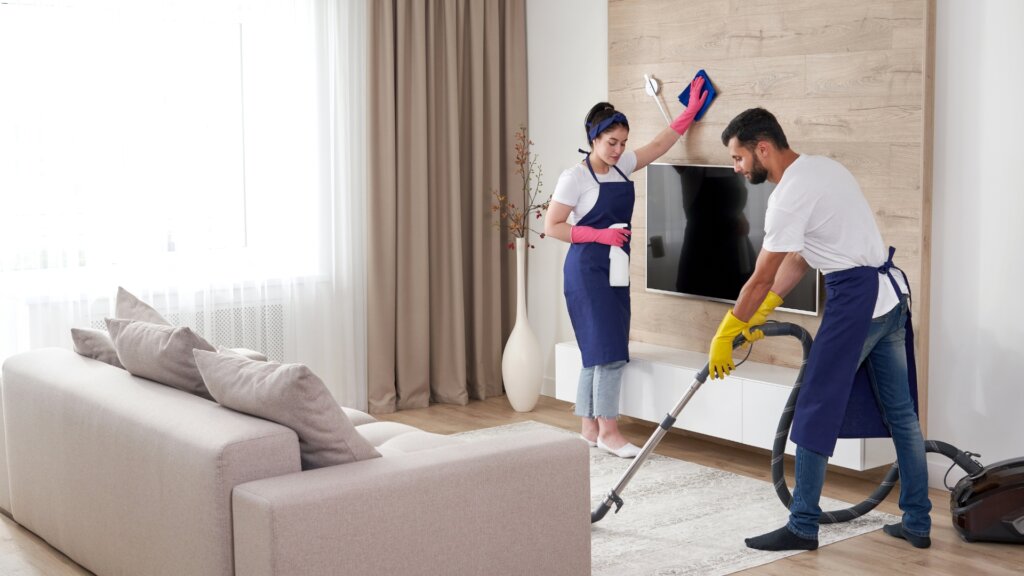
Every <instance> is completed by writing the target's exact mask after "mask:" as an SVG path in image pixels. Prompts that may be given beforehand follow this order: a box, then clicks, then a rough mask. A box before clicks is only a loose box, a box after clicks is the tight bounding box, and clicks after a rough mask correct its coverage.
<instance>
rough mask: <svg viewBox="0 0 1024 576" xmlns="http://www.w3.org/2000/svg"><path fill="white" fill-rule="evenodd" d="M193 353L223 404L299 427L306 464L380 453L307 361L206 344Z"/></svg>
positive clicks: (308, 466) (305, 466) (318, 465)
mask: <svg viewBox="0 0 1024 576" xmlns="http://www.w3.org/2000/svg"><path fill="white" fill-rule="evenodd" d="M194 354H195V358H196V365H197V366H198V367H199V372H200V373H202V375H203V381H204V382H206V386H207V387H208V388H209V389H210V392H211V393H212V394H213V397H214V398H216V399H217V402H219V403H220V404H221V405H222V406H224V407H226V408H231V409H232V410H236V411H238V412H244V413H246V414H251V415H253V416H258V417H260V418H263V419H266V420H271V421H273V422H277V423H278V424H281V425H283V426H287V427H289V428H291V429H292V430H294V431H295V433H296V434H297V435H298V437H299V450H300V452H301V457H302V469H303V470H310V469H312V468H323V467H324V466H334V465H335V464H345V463H347V462H353V461H357V460H368V459H370V458H378V457H380V453H379V452H377V450H376V449H374V447H373V446H372V445H371V444H370V443H369V442H367V441H366V439H365V438H363V437H362V436H361V435H360V434H359V432H357V431H356V429H355V426H353V425H352V422H351V421H349V419H348V417H347V416H345V413H344V412H343V411H342V410H341V407H340V406H339V405H338V403H337V402H335V400H334V397H333V396H331V393H330V391H329V390H327V386H325V385H324V383H323V381H322V380H320V378H318V377H317V376H316V374H313V372H312V371H311V370H310V369H309V368H307V367H306V366H304V365H302V364H280V363H278V362H259V361H255V360H249V359H247V358H243V357H242V356H237V355H234V354H216V353H213V352H204V351H202V350H196V351H195V352H194Z"/></svg>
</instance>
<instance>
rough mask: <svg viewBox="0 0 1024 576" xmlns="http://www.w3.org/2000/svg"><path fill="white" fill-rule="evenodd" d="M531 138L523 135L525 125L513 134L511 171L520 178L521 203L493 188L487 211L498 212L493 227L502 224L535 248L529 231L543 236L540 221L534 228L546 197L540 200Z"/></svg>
mask: <svg viewBox="0 0 1024 576" xmlns="http://www.w3.org/2000/svg"><path fill="white" fill-rule="evenodd" d="M532 145H533V141H532V140H530V139H529V138H527V136H526V126H520V127H519V130H517V131H516V134H515V153H516V157H515V164H516V170H515V173H516V174H519V176H520V178H521V180H522V186H523V188H522V192H523V198H526V205H525V206H517V205H516V204H515V202H509V199H508V195H507V194H502V193H500V192H499V191H497V190H494V191H493V192H491V194H492V195H493V196H494V199H495V201H494V204H492V205H491V212H493V213H497V214H498V221H497V222H495V223H494V225H495V226H497V227H499V228H500V227H501V226H505V227H506V228H507V229H508V231H509V233H510V234H512V236H514V237H516V238H525V239H526V245H527V246H529V247H530V248H535V246H534V245H533V244H531V243H530V232H533V233H534V234H537V235H539V237H540V238H543V237H544V232H543V229H544V226H543V223H540V230H537V229H535V228H534V225H536V224H537V221H538V220H540V219H541V218H542V217H543V216H544V212H546V211H547V209H548V205H549V204H550V203H551V201H550V200H545V201H543V202H541V201H540V200H539V197H540V196H541V190H540V184H541V176H542V174H543V170H541V167H540V164H538V163H537V155H536V154H531V153H530V146H532ZM515 247H516V245H515V242H509V243H508V248H509V249H511V250H514V249H515Z"/></svg>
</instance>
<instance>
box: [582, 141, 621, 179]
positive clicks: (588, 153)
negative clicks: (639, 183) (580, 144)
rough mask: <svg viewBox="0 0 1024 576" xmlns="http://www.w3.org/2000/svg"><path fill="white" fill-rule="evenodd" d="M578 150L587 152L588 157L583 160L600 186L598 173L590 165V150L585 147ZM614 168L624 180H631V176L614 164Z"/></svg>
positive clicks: (583, 152)
mask: <svg viewBox="0 0 1024 576" xmlns="http://www.w3.org/2000/svg"><path fill="white" fill-rule="evenodd" d="M576 150H577V151H578V152H579V153H580V154H586V156H587V157H586V158H584V159H583V161H584V162H586V163H587V170H590V175H591V176H593V177H594V182H597V185H598V186H600V185H601V181H600V180H598V179H597V174H595V173H594V167H593V166H591V165H590V152H587V151H586V150H584V149H583V148H577V149H576ZM612 168H615V171H616V172H618V173H619V176H622V179H623V180H625V181H626V182H631V180H630V179H629V177H628V176H626V175H625V174H623V173H622V170H619V167H618V166H612Z"/></svg>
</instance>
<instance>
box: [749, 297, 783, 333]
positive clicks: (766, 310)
mask: <svg viewBox="0 0 1024 576" xmlns="http://www.w3.org/2000/svg"><path fill="white" fill-rule="evenodd" d="M781 304H782V296H779V295H778V294H776V293H775V292H772V291H771V290H769V291H768V295H767V296H765V297H764V302H761V306H759V307H758V309H757V312H754V315H753V316H751V317H750V321H749V322H747V324H749V325H750V327H749V328H746V329H744V330H743V337H744V338H746V339H747V342H748V343H750V342H756V341H758V340H760V339H762V338H764V332H761V331H760V330H751V328H753V327H754V326H760V325H762V324H764V323H765V322H767V321H768V315H769V314H771V313H772V312H774V311H775V309H776V308H778V307H779V306H780V305H781ZM745 345H746V344H744V346H745Z"/></svg>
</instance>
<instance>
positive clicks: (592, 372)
mask: <svg viewBox="0 0 1024 576" xmlns="http://www.w3.org/2000/svg"><path fill="white" fill-rule="evenodd" d="M625 368H626V361H625V360H619V361H618V362H609V363H608V364H598V365H597V366H591V367H589V368H584V369H583V370H581V371H580V383H579V385H578V386H576V410H575V412H574V413H575V414H576V415H577V416H582V417H583V418H595V417H597V416H600V417H601V418H609V419H612V418H618V416H619V389H620V388H621V387H622V371H623V370H624V369H625Z"/></svg>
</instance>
